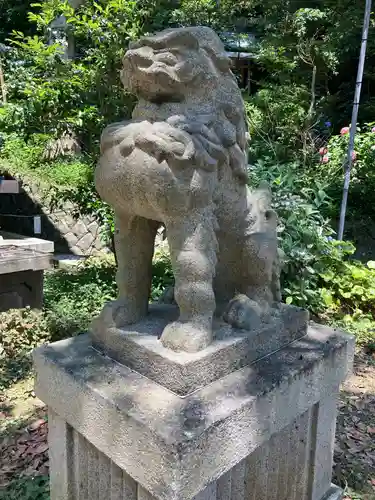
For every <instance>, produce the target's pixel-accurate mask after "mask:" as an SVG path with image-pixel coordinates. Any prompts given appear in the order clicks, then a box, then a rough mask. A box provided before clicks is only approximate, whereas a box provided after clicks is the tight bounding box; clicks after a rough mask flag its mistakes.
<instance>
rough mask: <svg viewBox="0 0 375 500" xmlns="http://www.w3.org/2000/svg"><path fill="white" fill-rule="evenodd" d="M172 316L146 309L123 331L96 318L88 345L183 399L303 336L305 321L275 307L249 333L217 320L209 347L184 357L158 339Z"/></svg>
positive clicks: (166, 310) (163, 308) (167, 310)
mask: <svg viewBox="0 0 375 500" xmlns="http://www.w3.org/2000/svg"><path fill="white" fill-rule="evenodd" d="M111 305H113V304H111ZM109 307H110V306H109ZM177 317H178V308H177V306H171V305H158V304H152V305H151V307H150V311H149V314H148V316H147V317H146V318H145V319H144V320H143V321H141V322H139V323H137V324H136V325H134V326H133V327H131V326H129V327H127V328H126V329H125V328H123V329H119V328H116V327H115V325H113V326H112V327H109V320H108V319H107V318H105V321H103V320H102V319H103V318H102V317H100V318H99V320H97V321H94V322H93V325H92V329H91V336H92V341H93V345H94V347H95V348H97V349H99V350H100V351H101V352H103V353H105V354H106V355H108V356H110V357H111V358H112V359H115V360H116V361H118V362H120V363H122V364H124V365H126V366H128V367H129V368H132V369H134V370H136V371H137V372H139V373H142V374H143V375H145V376H146V377H148V378H150V379H151V380H153V381H155V382H157V383H159V384H161V385H163V386H164V387H167V388H168V389H170V390H171V391H173V392H176V393H177V394H180V395H186V394H189V393H190V392H193V391H194V390H196V389H198V388H199V387H203V386H205V385H207V384H209V383H210V382H213V381H214V380H217V379H219V378H221V377H223V376H225V375H227V374H228V373H231V372H233V371H235V370H237V369H239V368H242V367H243V366H246V365H249V364H251V363H252V362H254V361H256V360H257V359H259V358H261V357H263V356H264V355H266V354H269V353H270V352H273V351H276V350H277V349H280V348H281V347H283V346H284V345H287V344H289V343H290V342H292V341H294V340H296V339H298V338H301V337H303V336H304V335H305V334H306V331H307V320H308V314H307V312H306V311H305V310H303V309H299V308H297V307H292V306H286V305H281V306H280V309H279V310H278V314H277V316H276V317H275V318H274V321H273V322H270V323H265V324H264V325H261V326H260V327H258V328H257V329H254V330H252V331H244V330H239V329H234V328H232V327H231V326H230V325H228V324H227V323H225V322H224V321H223V320H221V319H220V318H217V319H216V320H215V321H214V341H213V342H212V344H211V345H210V346H209V347H207V348H206V349H204V350H203V351H199V352H197V353H185V352H174V351H172V350H171V349H168V348H166V347H164V346H163V344H162V343H161V342H160V340H159V338H160V336H161V334H162V332H163V329H164V328H165V326H166V324H168V322H171V321H173V320H175V319H177Z"/></svg>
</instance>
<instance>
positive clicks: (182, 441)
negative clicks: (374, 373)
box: [34, 311, 353, 500]
mask: <svg viewBox="0 0 375 500" xmlns="http://www.w3.org/2000/svg"><path fill="white" fill-rule="evenodd" d="M147 321H149V323H147V322H146V323H144V324H143V326H142V325H137V327H134V328H133V329H132V332H131V333H129V332H125V331H118V330H117V331H112V332H110V331H108V332H106V335H107V338H108V339H112V345H111V346H110V347H109V348H108V349H107V354H108V353H109V351H112V352H113V353H114V352H117V353H119V352H120V353H121V354H118V356H120V360H121V361H122V363H126V364H127V365H128V366H126V365H125V364H121V363H119V362H118V361H115V360H114V359H112V358H110V357H109V356H107V355H105V354H104V353H103V352H100V350H98V349H102V350H106V349H105V346H104V345H100V338H98V337H96V338H95V335H94V344H95V346H96V348H93V346H92V339H91V337H90V336H89V335H82V336H80V337H77V338H74V339H70V340H66V341H62V342H57V343H55V344H52V345H49V346H46V347H42V348H40V349H38V350H37V351H36V352H35V355H34V359H35V367H36V372H37V380H36V393H37V395H38V397H39V398H41V399H42V400H43V401H44V402H45V403H47V404H48V405H49V408H50V414H49V444H50V465H51V500H82V499H90V500H106V499H108V500H109V499H110V500H133V499H134V500H146V499H147V500H151V499H152V498H155V499H157V500H190V499H193V498H196V499H202V500H203V499H205V500H338V499H340V498H342V492H341V491H340V490H339V488H337V487H335V486H333V485H331V469H332V456H333V443H334V434H335V420H336V397H337V394H338V391H339V385H340V383H341V382H342V381H343V380H344V378H345V377H346V375H347V373H348V371H349V370H350V368H351V364H352V357H353V339H352V338H351V337H348V336H347V335H345V334H343V333H341V332H339V331H334V330H331V329H327V328H325V327H322V326H318V325H311V326H310V327H309V328H308V329H307V330H306V328H305V330H303V328H302V326H301V325H302V322H301V325H300V327H298V328H294V329H293V328H290V329H289V331H290V335H291V338H292V339H290V338H289V339H288V338H287V337H288V336H287V335H284V336H282V335H280V332H276V331H274V332H272V331H268V332H267V331H266V330H265V331H264V332H263V335H265V334H266V333H267V334H268V337H267V338H266V337H263V340H264V343H266V341H267V342H268V345H269V353H268V354H266V353H265V352H263V351H262V349H261V347H260V346H261V345H263V344H262V343H260V342H259V339H258V340H256V335H255V334H253V335H250V337H249V334H248V336H247V340H246V341H244V335H243V332H242V333H241V332H240V331H237V332H236V331H232V335H231V336H230V337H227V338H226V337H225V335H224V336H223V337H222V338H218V339H217V340H216V341H215V342H214V344H212V346H210V348H209V349H207V350H206V351H202V352H201V353H197V354H194V355H193V354H191V355H190V354H189V355H188V354H186V353H185V354H183V353H181V354H177V353H171V352H170V351H167V350H165V349H164V348H162V346H161V345H160V343H158V341H157V331H158V329H162V327H163V325H162V323H163V321H162V320H160V318H159V319H158V317H157V313H156V312H155V311H154V312H153V319H152V318H151V319H149V320H147ZM158 321H159V323H160V324H159V323H158ZM147 324H148V326H149V327H150V324H153V325H155V324H158V325H159V326H158V328H156V327H154V328H151V330H152V331H151V332H150V328H148V329H147V328H146V326H147ZM297 324H298V321H297ZM275 335H276V336H278V338H279V342H281V340H280V338H282V339H283V340H282V342H281V345H280V346H279V348H278V349H277V348H275V338H274V336H275ZM99 337H100V336H99ZM249 338H250V340H249ZM251 339H253V340H251ZM124 342H126V349H124V345H125V344H124ZM256 346H258V347H256ZM250 354H251V355H250ZM238 359H240V360H241V361H240V362H238ZM129 366H130V367H129ZM178 377H180V379H181V378H183V377H185V380H178Z"/></svg>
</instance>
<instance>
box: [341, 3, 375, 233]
mask: <svg viewBox="0 0 375 500" xmlns="http://www.w3.org/2000/svg"><path fill="white" fill-rule="evenodd" d="M370 16H371V0H366V7H365V15H364V19H363V29H362V42H361V53H360V56H359V63H358V71H357V81H356V87H355V93H354V103H353V112H352V122H351V125H350V137H349V147H348V157H347V161H346V167H345V179H344V189H343V192H342V202H341V211H340V224H339V231H338V235H337V236H338V239H339V240H342V239H343V237H344V226H345V216H346V207H347V203H348V193H349V184H350V171H351V168H352V161H353V158H352V155H353V151H354V139H355V133H356V130H357V118H358V109H359V100H360V97H361V88H362V79H363V69H364V66H365V58H366V46H367V39H368V30H369V25H370Z"/></svg>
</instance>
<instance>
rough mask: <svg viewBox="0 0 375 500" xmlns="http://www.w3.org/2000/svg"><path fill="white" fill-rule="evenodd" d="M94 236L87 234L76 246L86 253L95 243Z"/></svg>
mask: <svg viewBox="0 0 375 500" xmlns="http://www.w3.org/2000/svg"><path fill="white" fill-rule="evenodd" d="M94 240H95V238H94V236H93V235H92V234H91V233H90V232H86V233H85V234H84V236H82V238H81V239H79V240H78V241H77V243H76V246H77V247H78V248H80V249H81V251H82V252H84V253H86V252H87V251H88V250H89V249H90V248H91V246H92V244H93V243H94Z"/></svg>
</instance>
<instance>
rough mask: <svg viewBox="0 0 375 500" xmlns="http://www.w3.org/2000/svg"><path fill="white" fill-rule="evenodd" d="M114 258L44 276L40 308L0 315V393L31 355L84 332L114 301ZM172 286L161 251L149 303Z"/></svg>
mask: <svg viewBox="0 0 375 500" xmlns="http://www.w3.org/2000/svg"><path fill="white" fill-rule="evenodd" d="M115 275H116V266H115V261H114V258H113V256H108V257H100V258H99V257H92V258H89V259H87V260H86V261H84V262H82V263H80V264H78V265H77V267H76V268H74V269H72V270H69V271H65V270H56V271H50V272H47V273H46V274H45V281H44V310H43V312H39V311H34V310H31V309H29V308H26V309H17V310H11V311H7V312H4V313H0V390H2V389H4V388H6V387H8V386H10V385H12V384H13V383H14V382H16V381H17V380H19V379H22V378H24V377H25V376H26V375H27V374H28V373H29V372H30V370H31V367H32V363H31V351H32V350H33V349H34V348H35V347H37V346H39V345H41V344H43V343H45V342H54V341H57V340H61V339H63V338H67V337H71V336H73V335H77V334H80V333H82V332H85V331H87V329H88V327H89V325H90V322H91V321H92V319H93V317H94V316H95V315H97V314H99V312H100V311H101V309H102V307H103V305H104V304H105V303H106V302H108V301H110V300H113V299H115V298H116V294H117V289H116V283H115ZM172 282H173V275H172V271H171V266H170V261H169V257H168V253H167V252H166V250H165V248H163V247H162V248H160V250H158V251H157V252H156V254H155V258H154V263H153V281H152V291H151V300H156V299H157V298H158V297H159V296H160V294H161V293H162V292H163V290H164V288H165V287H166V286H168V285H170V284H171V283H172Z"/></svg>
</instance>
